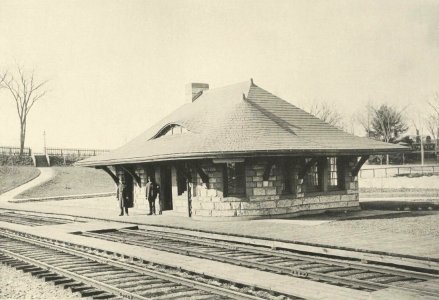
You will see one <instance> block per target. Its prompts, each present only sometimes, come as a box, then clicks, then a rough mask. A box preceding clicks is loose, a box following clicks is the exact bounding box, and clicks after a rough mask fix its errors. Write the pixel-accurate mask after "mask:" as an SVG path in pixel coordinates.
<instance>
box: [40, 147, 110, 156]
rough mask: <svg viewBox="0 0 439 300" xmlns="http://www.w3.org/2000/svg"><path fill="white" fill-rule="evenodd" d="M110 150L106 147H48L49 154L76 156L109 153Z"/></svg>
mask: <svg viewBox="0 0 439 300" xmlns="http://www.w3.org/2000/svg"><path fill="white" fill-rule="evenodd" d="M109 151H110V150H106V149H79V148H47V149H46V153H47V155H54V156H76V157H89V156H96V155H99V154H103V153H107V152H109Z"/></svg>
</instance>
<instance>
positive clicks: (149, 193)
mask: <svg viewBox="0 0 439 300" xmlns="http://www.w3.org/2000/svg"><path fill="white" fill-rule="evenodd" d="M145 187H146V199H147V200H148V201H149V202H154V201H155V199H156V198H157V192H158V186H157V184H155V183H154V182H151V181H149V182H148V183H147V184H146V186H145Z"/></svg>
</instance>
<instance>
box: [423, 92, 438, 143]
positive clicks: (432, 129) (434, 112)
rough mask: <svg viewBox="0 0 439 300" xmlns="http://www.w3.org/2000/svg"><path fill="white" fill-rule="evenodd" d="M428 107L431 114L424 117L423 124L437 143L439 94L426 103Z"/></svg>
mask: <svg viewBox="0 0 439 300" xmlns="http://www.w3.org/2000/svg"><path fill="white" fill-rule="evenodd" d="M428 106H429V107H430V108H431V112H430V114H429V115H428V116H427V117H426V119H425V123H426V126H427V130H428V131H429V133H430V135H431V136H432V138H433V139H434V140H435V141H437V139H438V138H439V136H438V135H439V93H436V94H434V96H433V99H432V100H430V101H428Z"/></svg>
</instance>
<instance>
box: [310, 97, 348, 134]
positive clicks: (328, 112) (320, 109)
mask: <svg viewBox="0 0 439 300" xmlns="http://www.w3.org/2000/svg"><path fill="white" fill-rule="evenodd" d="M309 113H310V114H312V115H314V116H316V117H317V118H319V119H321V120H322V121H324V122H326V123H328V124H329V125H332V126H335V127H338V128H340V129H343V128H344V124H343V116H342V115H341V114H340V113H339V112H338V111H337V110H336V109H334V108H333V107H331V106H330V105H329V104H328V103H326V102H319V103H314V104H313V105H312V106H311V109H310V111H309Z"/></svg>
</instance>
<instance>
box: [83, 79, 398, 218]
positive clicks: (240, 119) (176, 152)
mask: <svg viewBox="0 0 439 300" xmlns="http://www.w3.org/2000/svg"><path fill="white" fill-rule="evenodd" d="M189 95H190V97H189V101H188V103H186V104H184V105H183V106H181V107H180V108H178V109H177V110H175V111H174V112H173V113H171V114H170V115H169V116H167V117H166V118H164V119H163V120H161V121H160V122H158V123H157V124H155V125H154V126H152V127H151V128H150V129H148V130H147V131H146V132H144V133H143V134H141V135H140V136H138V137H137V138H135V139H134V140H132V141H131V142H129V143H128V144H126V145H124V146H122V147H120V148H119V149H116V150H114V151H112V152H110V153H106V154H103V155H100V156H96V157H91V158H88V159H85V160H83V161H80V162H78V163H77V165H80V166H87V167H95V168H100V169H103V170H105V171H106V172H107V173H108V174H110V175H111V176H112V178H113V179H114V180H115V182H118V180H119V179H120V177H122V176H124V177H125V178H126V180H127V181H128V185H129V186H131V190H132V194H133V197H134V202H135V205H136V206H137V207H144V208H145V209H146V207H147V205H146V204H147V203H146V200H145V195H144V194H145V188H144V186H145V183H146V178H147V176H149V175H152V176H154V177H155V179H156V181H157V182H158V183H159V184H160V200H161V202H162V203H163V209H164V210H165V213H166V211H172V213H173V214H179V215H185V216H191V217H194V218H203V217H206V218H207V217H208V218H212V217H242V218H258V217H288V216H293V215H300V214H308V213H315V212H322V211H326V210H343V211H344V210H355V209H359V202H358V181H357V174H358V171H359V169H360V168H361V166H362V165H363V163H364V162H365V161H366V160H367V158H368V157H369V155H371V154H380V153H395V152H401V151H404V149H405V147H402V146H398V145H395V144H388V143H382V142H378V141H373V140H369V139H366V138H360V137H356V136H353V135H351V134H348V133H346V132H343V131H341V130H340V129H337V128H335V127H332V126H330V125H328V124H327V123H325V122H323V121H321V120H320V119H318V118H316V117H314V116H312V115H310V114H308V113H307V112H305V111H303V110H301V109H299V108H297V107H296V106H294V105H292V104H290V103H289V102H286V101H284V100H282V99H280V98H279V97H277V96H275V95H273V94H271V93H269V92H267V91H266V90H264V89H262V88H261V87H259V86H257V85H256V84H255V83H253V80H252V81H250V82H244V83H238V84H234V85H230V86H226V87H222V88H216V89H212V90H209V85H207V84H199V83H193V84H191V85H190V92H189Z"/></svg>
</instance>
